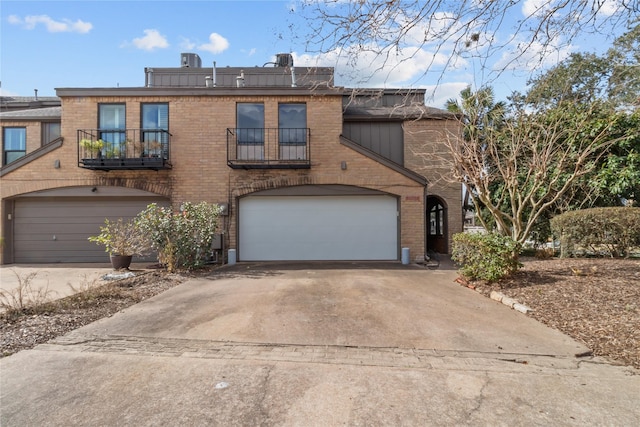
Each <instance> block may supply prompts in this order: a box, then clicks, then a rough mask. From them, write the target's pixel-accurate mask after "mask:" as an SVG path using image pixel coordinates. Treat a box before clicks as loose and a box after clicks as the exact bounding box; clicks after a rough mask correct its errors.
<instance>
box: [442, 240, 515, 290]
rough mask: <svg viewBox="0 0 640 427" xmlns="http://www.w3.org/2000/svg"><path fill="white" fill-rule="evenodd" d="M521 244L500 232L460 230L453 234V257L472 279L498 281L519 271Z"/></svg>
mask: <svg viewBox="0 0 640 427" xmlns="http://www.w3.org/2000/svg"><path fill="white" fill-rule="evenodd" d="M519 251H520V245H519V244H518V243H517V242H515V241H514V240H513V239H512V238H510V237H507V236H503V235H501V234H497V233H488V234H483V233H458V234H454V235H453V251H452V259H453V260H454V261H455V262H457V263H458V264H460V265H461V266H462V268H461V269H460V273H461V274H462V275H463V276H465V277H466V278H468V279H470V280H477V279H480V280H487V281H490V282H492V281H495V280H498V279H501V278H503V277H506V276H508V275H509V274H511V273H514V272H515V271H517V270H518V268H519V267H520V266H521V264H520V263H519V262H518V252H519Z"/></svg>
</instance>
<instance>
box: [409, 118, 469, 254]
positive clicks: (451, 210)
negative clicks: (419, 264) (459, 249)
mask: <svg viewBox="0 0 640 427" xmlns="http://www.w3.org/2000/svg"><path fill="white" fill-rule="evenodd" d="M404 130H405V132H404V135H405V141H404V142H405V166H406V167H407V168H409V169H411V170H414V171H416V172H418V173H419V174H421V175H423V176H424V177H426V178H427V180H428V181H429V184H428V188H427V193H428V195H430V196H437V197H439V198H441V199H443V201H444V202H445V204H446V207H447V224H448V235H449V239H448V240H449V243H448V248H449V251H451V244H452V235H453V234H454V233H460V232H462V227H463V211H462V186H461V184H460V183H458V182H456V181H455V180H454V179H453V176H452V174H451V171H452V167H453V165H452V163H451V158H450V156H448V154H447V153H448V150H447V147H446V144H445V143H444V141H446V140H447V139H448V138H457V136H458V135H459V130H460V126H459V123H458V122H457V121H455V120H421V121H410V122H405V124H404Z"/></svg>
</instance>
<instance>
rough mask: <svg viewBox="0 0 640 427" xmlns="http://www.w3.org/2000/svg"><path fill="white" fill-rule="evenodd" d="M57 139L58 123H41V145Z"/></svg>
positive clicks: (58, 135) (58, 132) (58, 136)
mask: <svg viewBox="0 0 640 427" xmlns="http://www.w3.org/2000/svg"><path fill="white" fill-rule="evenodd" d="M58 138H60V122H44V123H42V141H41V142H42V145H46V144H48V143H50V142H51V141H53V140H54V139H58Z"/></svg>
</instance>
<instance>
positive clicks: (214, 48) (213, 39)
mask: <svg viewBox="0 0 640 427" xmlns="http://www.w3.org/2000/svg"><path fill="white" fill-rule="evenodd" d="M228 47H229V41H227V39H225V38H224V37H222V36H221V35H220V34H218V33H211V34H210V35H209V43H204V44H201V45H200V46H198V49H200V50H204V51H206V52H211V53H221V52H224V51H225V50H227V48H228Z"/></svg>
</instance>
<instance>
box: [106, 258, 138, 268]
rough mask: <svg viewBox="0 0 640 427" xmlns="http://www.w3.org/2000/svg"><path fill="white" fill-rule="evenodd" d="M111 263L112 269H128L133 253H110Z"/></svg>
mask: <svg viewBox="0 0 640 427" xmlns="http://www.w3.org/2000/svg"><path fill="white" fill-rule="evenodd" d="M109 258H110V259H111V265H112V266H113V269H114V270H122V269H129V266H130V265H131V260H132V259H133V255H111V256H110V257H109Z"/></svg>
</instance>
